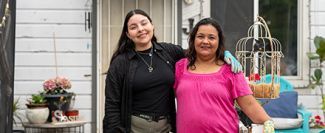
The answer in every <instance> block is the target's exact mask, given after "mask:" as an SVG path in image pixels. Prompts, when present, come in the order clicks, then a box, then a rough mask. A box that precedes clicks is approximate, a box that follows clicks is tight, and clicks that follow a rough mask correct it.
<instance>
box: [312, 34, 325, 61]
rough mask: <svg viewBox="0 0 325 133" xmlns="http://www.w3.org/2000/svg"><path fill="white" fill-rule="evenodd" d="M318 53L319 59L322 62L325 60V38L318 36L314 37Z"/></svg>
mask: <svg viewBox="0 0 325 133" xmlns="http://www.w3.org/2000/svg"><path fill="white" fill-rule="evenodd" d="M314 45H315V48H316V53H317V54H318V55H319V60H320V62H321V63H322V62H323V61H324V60H325V38H323V37H320V36H316V37H315V38H314Z"/></svg>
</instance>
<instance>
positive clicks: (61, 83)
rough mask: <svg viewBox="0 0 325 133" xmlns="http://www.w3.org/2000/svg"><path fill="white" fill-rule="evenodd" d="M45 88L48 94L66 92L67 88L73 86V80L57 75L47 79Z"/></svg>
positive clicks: (44, 84)
mask: <svg viewBox="0 0 325 133" xmlns="http://www.w3.org/2000/svg"><path fill="white" fill-rule="evenodd" d="M43 88H44V91H45V92H46V93H47V94H62V93H66V91H65V90H66V89H70V88H71V82H70V80H69V79H67V78H65V77H56V78H54V79H48V80H45V81H44V83H43Z"/></svg>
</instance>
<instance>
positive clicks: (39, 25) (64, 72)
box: [14, 0, 96, 133]
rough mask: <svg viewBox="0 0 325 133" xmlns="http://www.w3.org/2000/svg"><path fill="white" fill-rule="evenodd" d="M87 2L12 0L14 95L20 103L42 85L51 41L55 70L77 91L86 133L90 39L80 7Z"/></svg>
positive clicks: (49, 70)
mask: <svg viewBox="0 0 325 133" xmlns="http://www.w3.org/2000/svg"><path fill="white" fill-rule="evenodd" d="M90 2H91V0H17V11H16V47H15V49H16V55H15V83H14V84H15V88H14V93H15V98H16V99H17V98H20V103H21V105H25V103H26V99H27V98H30V95H31V94H33V93H37V92H39V91H41V90H42V88H43V87H42V83H43V82H44V80H46V79H49V78H53V77H55V75H56V73H55V62H54V41H55V44H56V51H57V65H58V75H59V76H65V77H67V78H69V79H70V80H71V84H72V88H71V89H69V90H68V91H69V92H74V93H76V94H77V96H76V101H75V106H74V108H76V109H78V110H79V111H80V116H81V117H83V119H84V120H86V121H87V122H88V123H87V124H86V125H85V132H87V133H90V132H91V123H93V122H92V121H91V120H92V118H91V117H92V112H93V111H92V108H91V107H92V95H93V94H92V90H93V88H91V77H90V76H89V75H91V69H92V68H91V67H92V66H91V60H92V59H91V58H92V57H91V56H92V53H91V51H92V50H91V47H92V46H91V45H92V44H91V41H92V40H91V32H89V31H88V29H87V31H85V12H89V11H91V8H90V6H91V3H90ZM54 33H55V38H54V37H53V34H54ZM54 39H55V40H54ZM94 89H96V88H94ZM24 108H26V107H25V106H23V109H24ZM22 111H24V110H22Z"/></svg>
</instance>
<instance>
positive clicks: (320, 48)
mask: <svg viewBox="0 0 325 133" xmlns="http://www.w3.org/2000/svg"><path fill="white" fill-rule="evenodd" d="M314 45H315V48H316V52H309V53H307V56H308V58H309V59H310V60H318V61H319V63H318V65H317V66H316V67H314V68H315V69H314V73H313V75H311V76H310V80H309V85H308V86H309V88H312V89H315V88H319V89H320V92H321V97H322V110H323V115H324V118H325V112H324V111H325V110H324V109H325V97H324V92H323V80H322V76H323V71H322V68H323V66H322V63H323V62H324V61H325V38H323V37H320V36H316V37H315V38H314ZM310 66H311V65H310ZM310 73H311V69H310Z"/></svg>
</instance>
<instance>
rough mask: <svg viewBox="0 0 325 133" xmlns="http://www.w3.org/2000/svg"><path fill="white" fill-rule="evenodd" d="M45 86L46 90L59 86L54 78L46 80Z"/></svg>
mask: <svg viewBox="0 0 325 133" xmlns="http://www.w3.org/2000/svg"><path fill="white" fill-rule="evenodd" d="M43 88H44V90H45V91H52V90H54V89H55V88H57V86H56V83H55V80H53V79H49V80H46V81H45V82H44V83H43Z"/></svg>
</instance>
